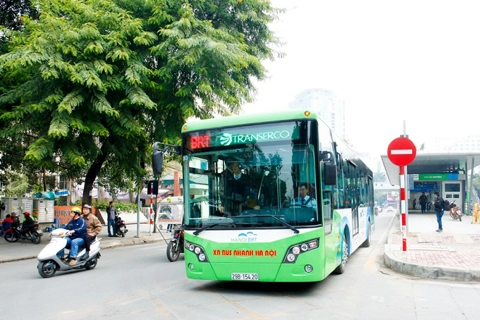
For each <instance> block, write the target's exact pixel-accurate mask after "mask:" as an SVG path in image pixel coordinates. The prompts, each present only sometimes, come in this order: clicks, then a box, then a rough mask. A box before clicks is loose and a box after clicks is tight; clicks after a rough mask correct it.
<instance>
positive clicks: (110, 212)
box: [107, 201, 117, 237]
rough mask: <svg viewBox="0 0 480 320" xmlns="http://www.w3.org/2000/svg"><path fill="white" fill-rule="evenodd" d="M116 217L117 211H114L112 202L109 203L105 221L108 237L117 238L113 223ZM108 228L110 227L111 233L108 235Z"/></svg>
mask: <svg viewBox="0 0 480 320" xmlns="http://www.w3.org/2000/svg"><path fill="white" fill-rule="evenodd" d="M116 215H117V210H115V207H114V206H113V201H110V202H109V204H108V208H107V220H108V225H107V228H108V229H107V230H108V236H109V237H116V236H117V225H116V221H115V216H116ZM110 227H112V232H111V233H110Z"/></svg>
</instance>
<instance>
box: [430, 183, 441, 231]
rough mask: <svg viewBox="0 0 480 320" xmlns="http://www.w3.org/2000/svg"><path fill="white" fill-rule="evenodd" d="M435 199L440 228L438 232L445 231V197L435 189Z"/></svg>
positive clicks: (434, 206)
mask: <svg viewBox="0 0 480 320" xmlns="http://www.w3.org/2000/svg"><path fill="white" fill-rule="evenodd" d="M433 197H434V200H433V201H432V204H433V208H434V209H435V214H436V215H437V222H438V229H437V232H443V226H442V217H443V198H442V197H440V193H438V192H437V191H435V193H434V194H433Z"/></svg>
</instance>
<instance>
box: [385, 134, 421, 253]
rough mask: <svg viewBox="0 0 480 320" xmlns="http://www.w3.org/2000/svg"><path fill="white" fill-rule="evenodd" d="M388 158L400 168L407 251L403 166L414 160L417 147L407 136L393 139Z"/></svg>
mask: <svg viewBox="0 0 480 320" xmlns="http://www.w3.org/2000/svg"><path fill="white" fill-rule="evenodd" d="M387 152H388V159H390V161H391V162H392V163H393V164H395V165H397V166H398V167H399V169H400V210H401V213H402V248H403V251H407V214H406V210H405V208H406V201H405V167H406V166H408V165H409V164H410V163H412V162H413V160H415V156H416V155H417V148H416V147H415V144H414V143H413V142H412V141H411V140H410V139H408V138H407V137H403V136H402V137H399V138H396V139H394V140H393V141H392V142H390V144H389V145H388V149H387Z"/></svg>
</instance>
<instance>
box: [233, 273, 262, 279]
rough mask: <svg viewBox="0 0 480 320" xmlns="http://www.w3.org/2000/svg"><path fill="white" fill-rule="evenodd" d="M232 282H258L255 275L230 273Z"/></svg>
mask: <svg viewBox="0 0 480 320" xmlns="http://www.w3.org/2000/svg"><path fill="white" fill-rule="evenodd" d="M232 280H247V281H258V274H257V273H232Z"/></svg>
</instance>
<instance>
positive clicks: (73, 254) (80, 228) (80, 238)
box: [62, 207, 87, 266]
mask: <svg viewBox="0 0 480 320" xmlns="http://www.w3.org/2000/svg"><path fill="white" fill-rule="evenodd" d="M71 211H72V212H73V219H72V220H70V222H69V223H67V226H66V229H67V230H69V231H68V233H69V234H70V237H68V238H67V245H66V246H65V247H66V248H67V249H68V248H70V252H69V257H68V260H69V265H71V266H73V265H74V264H75V263H77V254H78V247H79V246H81V245H83V244H84V243H85V239H84V238H85V232H86V229H87V225H86V223H85V220H83V219H82V218H81V217H82V211H81V210H80V208H79V207H73V208H72V210H71ZM62 255H63V253H62Z"/></svg>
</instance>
